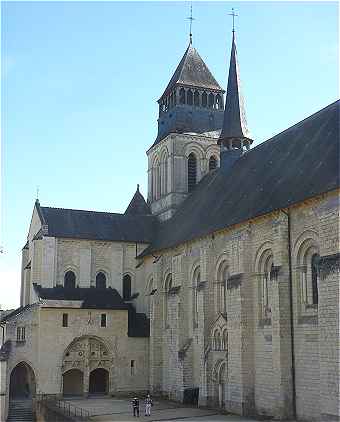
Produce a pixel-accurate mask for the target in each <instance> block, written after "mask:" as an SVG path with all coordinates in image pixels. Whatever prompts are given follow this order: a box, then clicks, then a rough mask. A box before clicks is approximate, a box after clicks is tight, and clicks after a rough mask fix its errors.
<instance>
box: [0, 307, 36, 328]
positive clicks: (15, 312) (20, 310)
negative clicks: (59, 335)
mask: <svg viewBox="0 0 340 422" xmlns="http://www.w3.org/2000/svg"><path fill="white" fill-rule="evenodd" d="M34 306H35V304H31V305H26V306H19V308H16V309H14V310H13V311H11V312H9V313H6V314H5V315H4V316H3V317H2V318H1V320H0V324H2V323H4V322H6V321H7V320H9V319H11V318H12V317H14V316H16V315H20V314H21V313H23V312H25V311H26V310H27V309H30V308H33V307H34Z"/></svg>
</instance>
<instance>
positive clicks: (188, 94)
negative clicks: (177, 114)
mask: <svg viewBox="0 0 340 422" xmlns="http://www.w3.org/2000/svg"><path fill="white" fill-rule="evenodd" d="M192 103H193V94H192V91H191V89H189V90H188V92H187V104H189V105H192Z"/></svg>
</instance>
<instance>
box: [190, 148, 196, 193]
mask: <svg viewBox="0 0 340 422" xmlns="http://www.w3.org/2000/svg"><path fill="white" fill-rule="evenodd" d="M196 175H197V160H196V157H195V154H193V153H191V154H190V155H189V158H188V192H191V191H192V190H193V189H194V188H195V185H196V179H197V176H196Z"/></svg>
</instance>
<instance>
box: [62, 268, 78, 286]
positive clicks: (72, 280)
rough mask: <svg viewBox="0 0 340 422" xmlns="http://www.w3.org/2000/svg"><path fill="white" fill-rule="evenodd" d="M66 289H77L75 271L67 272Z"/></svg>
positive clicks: (65, 278)
mask: <svg viewBox="0 0 340 422" xmlns="http://www.w3.org/2000/svg"><path fill="white" fill-rule="evenodd" d="M64 287H65V288H66V289H74V288H75V287H76V275H75V274H74V272H73V271H67V273H66V274H65V277H64Z"/></svg>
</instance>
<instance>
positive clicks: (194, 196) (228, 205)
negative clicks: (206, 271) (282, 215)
mask: <svg viewBox="0 0 340 422" xmlns="http://www.w3.org/2000/svg"><path fill="white" fill-rule="evenodd" d="M339 147H340V140H339V101H336V102H334V103H332V104H330V105H329V106H327V107H325V108H324V109H322V110H320V111H319V112H317V113H315V114H313V115H312V116H310V117H308V118H306V119H304V120H303V121H301V122H300V123H297V124H296V125H294V126H292V127H290V128H289V129H287V130H285V131H284V132H282V133H280V134H278V135H276V136H274V137H273V138H271V139H270V140H268V141H266V142H264V143H262V144H260V145H259V146H257V147H255V148H253V149H251V150H250V151H248V152H246V153H245V154H243V156H241V157H240V158H239V159H238V160H237V161H236V162H235V164H234V165H233V166H232V167H231V168H230V170H229V171H228V172H225V171H222V169H216V170H214V171H212V172H210V173H209V174H208V175H207V176H206V177H204V178H203V179H202V181H201V182H200V183H199V184H198V185H197V187H196V189H195V190H194V191H193V192H192V193H191V194H190V195H189V196H188V197H187V199H186V200H185V201H184V202H183V204H182V205H181V206H180V207H179V208H178V210H177V211H176V213H175V214H174V216H173V217H172V218H171V219H170V220H167V221H166V222H163V223H162V224H161V225H160V228H159V231H158V233H157V236H156V238H155V240H154V242H153V243H152V245H151V246H149V247H148V248H147V249H146V250H145V252H143V253H142V254H141V256H146V255H148V254H151V253H152V252H154V251H158V250H161V249H166V248H170V247H174V246H176V245H179V244H181V243H184V242H186V241H189V240H192V239H195V238H199V237H201V236H206V235H208V234H210V233H213V232H214V231H217V230H222V229H224V228H227V227H230V226H232V225H235V224H239V223H242V222H245V221H247V220H249V219H252V218H255V217H258V216H261V215H265V214H268V213H270V212H272V211H275V210H278V209H281V208H286V207H289V206H291V205H293V204H296V203H299V202H301V201H304V200H306V199H308V198H312V197H315V196H317V195H320V194H322V193H326V192H329V191H332V190H335V189H338V188H339V187H340V183H339V177H340V176H339V166H340V163H339V158H340V156H339Z"/></svg>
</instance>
